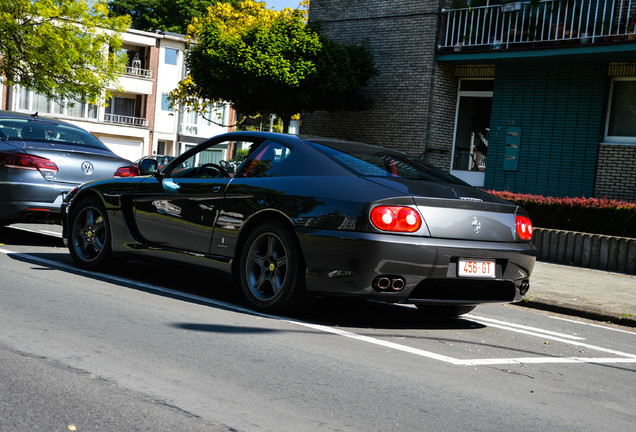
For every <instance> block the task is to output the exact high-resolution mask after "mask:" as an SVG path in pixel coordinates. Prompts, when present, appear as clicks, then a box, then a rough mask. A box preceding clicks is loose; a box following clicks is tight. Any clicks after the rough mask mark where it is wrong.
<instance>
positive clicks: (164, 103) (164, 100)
mask: <svg viewBox="0 0 636 432" xmlns="http://www.w3.org/2000/svg"><path fill="white" fill-rule="evenodd" d="M161 110H162V111H172V108H170V100H169V99H168V95H167V94H166V93H164V94H162V95H161Z"/></svg>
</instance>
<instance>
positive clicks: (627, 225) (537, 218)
mask: <svg viewBox="0 0 636 432" xmlns="http://www.w3.org/2000/svg"><path fill="white" fill-rule="evenodd" d="M487 192H488V193H491V194H493V195H496V196H498V197H500V198H503V199H505V200H508V201H512V202H514V203H515V204H517V205H520V206H521V207H523V208H525V209H526V210H527V211H528V213H530V220H531V221H532V224H533V225H534V226H535V227H540V228H553V229H561V230H567V231H579V232H587V233H595V234H605V235H612V236H620V237H632V238H636V203H632V202H627V201H618V200H610V199H605V198H554V197H544V196H541V195H529V194H515V193H512V192H500V191H487Z"/></svg>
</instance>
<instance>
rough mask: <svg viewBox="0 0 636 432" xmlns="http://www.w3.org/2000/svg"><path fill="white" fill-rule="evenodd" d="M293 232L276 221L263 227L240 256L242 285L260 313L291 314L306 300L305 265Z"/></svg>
mask: <svg viewBox="0 0 636 432" xmlns="http://www.w3.org/2000/svg"><path fill="white" fill-rule="evenodd" d="M301 255H302V254H301V251H300V246H299V245H298V243H297V241H296V238H295V236H294V234H293V232H292V231H291V230H289V229H288V228H286V227H285V226H283V225H282V224H281V223H279V222H276V221H269V222H265V223H263V224H261V225H260V226H258V227H257V228H256V229H255V230H253V231H252V232H250V233H249V235H248V236H247V239H246V242H245V247H244V248H243V250H242V252H241V256H240V262H239V265H240V270H239V277H240V284H241V290H242V291H243V295H244V296H245V298H246V300H247V301H248V303H249V304H250V305H251V306H252V307H253V308H254V309H257V310H260V311H263V312H267V313H279V312H284V311H289V310H291V309H292V308H293V307H294V306H296V305H298V303H299V302H300V300H301V299H302V298H303V296H304V291H305V286H304V273H303V269H304V265H303V260H302V256H301Z"/></svg>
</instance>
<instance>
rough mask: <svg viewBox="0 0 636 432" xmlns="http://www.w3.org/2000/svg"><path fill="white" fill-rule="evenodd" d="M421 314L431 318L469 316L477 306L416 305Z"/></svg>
mask: <svg viewBox="0 0 636 432" xmlns="http://www.w3.org/2000/svg"><path fill="white" fill-rule="evenodd" d="M415 306H416V307H417V308H418V309H419V310H420V311H421V312H424V313H425V314H426V315H427V317H430V318H452V317H456V316H460V315H464V314H467V313H469V312H471V311H472V310H473V309H475V307H476V306H451V305H439V306H438V305H420V304H418V305H415Z"/></svg>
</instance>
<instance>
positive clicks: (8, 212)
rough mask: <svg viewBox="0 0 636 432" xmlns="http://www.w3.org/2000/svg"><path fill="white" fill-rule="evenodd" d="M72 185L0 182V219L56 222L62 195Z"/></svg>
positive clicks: (58, 216)
mask: <svg viewBox="0 0 636 432" xmlns="http://www.w3.org/2000/svg"><path fill="white" fill-rule="evenodd" d="M73 187H74V186H72V185H58V184H45V185H41V184H33V183H31V184H29V183H26V184H16V183H13V182H4V183H0V220H1V221H4V222H14V221H34V222H41V221H44V222H46V221H54V222H57V221H59V219H60V207H61V205H62V201H63V199H64V195H65V194H66V193H68V192H69V191H70V190H71V189H72V188H73Z"/></svg>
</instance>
